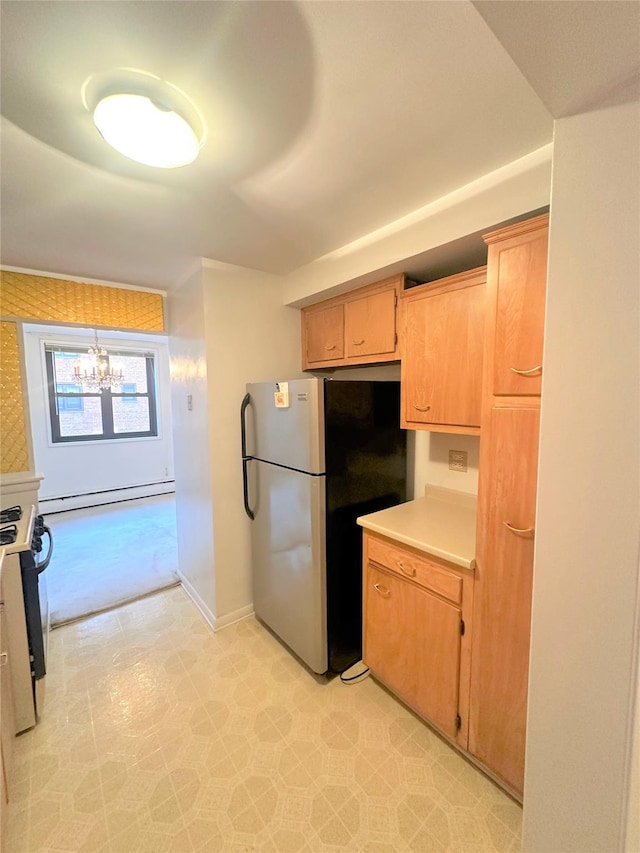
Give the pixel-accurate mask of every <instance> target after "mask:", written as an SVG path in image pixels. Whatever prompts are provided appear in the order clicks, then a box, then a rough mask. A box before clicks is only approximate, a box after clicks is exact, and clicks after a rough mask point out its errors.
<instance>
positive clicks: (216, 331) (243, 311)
mask: <svg viewBox="0 0 640 853" xmlns="http://www.w3.org/2000/svg"><path fill="white" fill-rule="evenodd" d="M278 284H279V280H278V279H277V278H276V277H274V276H270V275H267V274H266V273H261V272H256V271H255V270H250V269H246V268H243V267H234V266H230V265H228V264H222V263H213V262H206V266H205V267H204V269H203V285H204V304H205V323H206V336H207V363H208V399H209V410H210V413H211V416H210V417H211V421H210V423H211V430H210V436H209V439H210V441H209V456H210V460H211V490H212V500H213V504H212V506H213V526H214V550H215V565H216V578H215V583H216V611H215V614H216V625H217V626H220V625H222V624H226V623H227V622H229V621H232V620H233V619H235V618H239V617H240V616H242V615H245V614H246V613H247V612H251V610H252V601H253V594H252V588H251V555H250V525H251V522H250V520H249V519H248V517H247V516H246V515H245V512H244V505H243V500H242V476H241V473H242V467H241V463H240V459H241V453H240V404H241V402H242V398H243V397H244V395H245V393H246V388H245V385H246V384H247V382H262V381H268V380H270V379H293V378H296V377H298V376H301V375H302V374H301V373H300V313H299V311H297V310H295V309H292V308H287V307H286V306H283V305H282V300H281V295H280V289H279V286H278Z"/></svg>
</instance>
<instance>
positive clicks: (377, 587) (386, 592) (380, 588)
mask: <svg viewBox="0 0 640 853" xmlns="http://www.w3.org/2000/svg"><path fill="white" fill-rule="evenodd" d="M373 588H374V589H375V591H376V592H379V593H380V595H381V596H382V597H383V598H389V596H390V595H391V592H390V591H389V590H388V589H387V587H386V586H382V584H379V583H374V585H373Z"/></svg>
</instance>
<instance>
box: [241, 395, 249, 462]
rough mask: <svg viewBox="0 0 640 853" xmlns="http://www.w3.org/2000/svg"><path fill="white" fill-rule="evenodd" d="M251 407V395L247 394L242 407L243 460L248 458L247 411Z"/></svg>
mask: <svg viewBox="0 0 640 853" xmlns="http://www.w3.org/2000/svg"><path fill="white" fill-rule="evenodd" d="M250 405H251V394H245V395H244V399H243V400H242V405H241V406H240V439H241V442H242V458H243V459H246V458H247V422H246V411H247V408H248V407H249V406H250Z"/></svg>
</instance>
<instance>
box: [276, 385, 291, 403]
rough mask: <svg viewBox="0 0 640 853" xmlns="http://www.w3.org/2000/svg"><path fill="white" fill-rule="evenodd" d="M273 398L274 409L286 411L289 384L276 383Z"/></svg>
mask: <svg viewBox="0 0 640 853" xmlns="http://www.w3.org/2000/svg"><path fill="white" fill-rule="evenodd" d="M273 398H274V400H275V403H276V409H288V408H289V383H288V382H276V391H275V394H274V395H273Z"/></svg>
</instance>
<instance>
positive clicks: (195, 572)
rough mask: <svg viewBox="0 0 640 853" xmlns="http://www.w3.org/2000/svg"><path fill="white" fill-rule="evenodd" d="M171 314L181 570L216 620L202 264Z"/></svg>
mask: <svg viewBox="0 0 640 853" xmlns="http://www.w3.org/2000/svg"><path fill="white" fill-rule="evenodd" d="M167 315H168V329H169V336H170V337H169V352H170V355H171V366H170V373H171V398H172V410H173V446H174V463H175V480H176V524H177V539H178V564H179V571H180V575H181V577H182V581H183V583H184V585H185V588H186V589H187V591H188V592H189V593H190V595H191V596H192V597H193V598H194V599H195V601H196V602H197V604H198V605H199V607H200V609H201V610H202V612H203V613H204V615H205V616H206V617H207V619H208V620H209V622H210V623H211V624H212V625H213V624H215V613H216V588H215V565H214V548H213V513H212V496H211V460H210V457H209V433H210V431H212V430H213V429H214V423H215V422H214V418H213V417H210V413H209V399H208V394H207V379H208V376H207V352H206V344H205V333H206V330H205V318H204V297H203V289H202V273H201V271H200V270H198V271H197V272H195V273H194V274H193V275H192V276H191V278H190V279H188V281H186V282H185V283H184V284H183V285H182V286H181V287H180V288H179V289H178V290H174V291H172V292H171V293H170V294H169V297H168V300H167ZM189 398H190V401H191V402H190V406H191V408H189Z"/></svg>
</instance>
